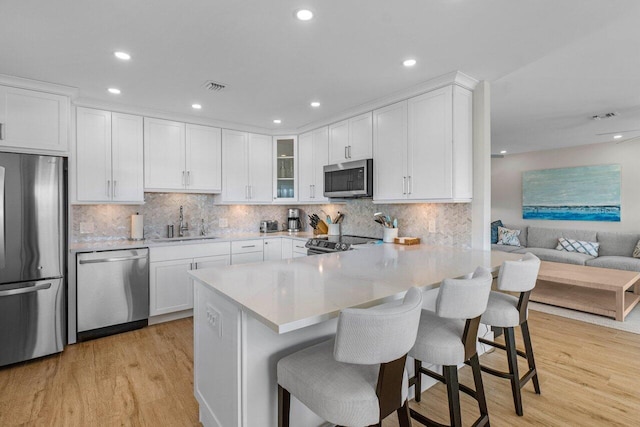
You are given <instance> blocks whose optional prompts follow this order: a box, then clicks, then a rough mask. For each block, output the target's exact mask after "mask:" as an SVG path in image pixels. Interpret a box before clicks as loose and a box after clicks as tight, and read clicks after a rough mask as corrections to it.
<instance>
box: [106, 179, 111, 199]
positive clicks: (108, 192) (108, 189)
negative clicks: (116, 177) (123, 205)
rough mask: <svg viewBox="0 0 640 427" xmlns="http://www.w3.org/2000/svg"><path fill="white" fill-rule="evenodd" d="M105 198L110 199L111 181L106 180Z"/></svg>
mask: <svg viewBox="0 0 640 427" xmlns="http://www.w3.org/2000/svg"><path fill="white" fill-rule="evenodd" d="M107 197H111V180H109V179H108V180H107Z"/></svg>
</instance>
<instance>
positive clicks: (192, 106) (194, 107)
mask: <svg viewBox="0 0 640 427" xmlns="http://www.w3.org/2000/svg"><path fill="white" fill-rule="evenodd" d="M191 108H193V109H194V110H200V109H201V108H202V105H200V104H191Z"/></svg>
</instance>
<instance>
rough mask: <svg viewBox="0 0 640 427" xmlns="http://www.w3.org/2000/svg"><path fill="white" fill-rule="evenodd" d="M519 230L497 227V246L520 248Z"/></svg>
mask: <svg viewBox="0 0 640 427" xmlns="http://www.w3.org/2000/svg"><path fill="white" fill-rule="evenodd" d="M519 235H520V230H510V229H508V228H504V227H498V244H499V245H508V246H520V239H518V236H519Z"/></svg>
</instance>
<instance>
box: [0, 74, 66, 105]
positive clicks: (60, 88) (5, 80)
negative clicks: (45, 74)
mask: <svg viewBox="0 0 640 427" xmlns="http://www.w3.org/2000/svg"><path fill="white" fill-rule="evenodd" d="M0 84H3V85H6V86H12V87H17V88H20V89H30V90H38V91H40V92H48V93H54V94H56V95H66V96H68V97H70V98H71V99H72V100H73V99H75V98H76V97H77V96H78V88H75V87H71V86H64V85H60V84H56V83H49V82H43V81H40V80H31V79H25V78H23V77H16V76H9V75H6V74H0Z"/></svg>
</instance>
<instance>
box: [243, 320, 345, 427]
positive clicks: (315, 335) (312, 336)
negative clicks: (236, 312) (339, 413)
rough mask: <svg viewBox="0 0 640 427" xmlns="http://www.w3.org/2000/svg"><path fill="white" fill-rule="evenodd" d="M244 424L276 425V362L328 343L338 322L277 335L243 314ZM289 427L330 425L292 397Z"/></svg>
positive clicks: (332, 321)
mask: <svg viewBox="0 0 640 427" xmlns="http://www.w3.org/2000/svg"><path fill="white" fill-rule="evenodd" d="M242 320H243V334H242V335H243V341H242V348H243V360H242V363H243V381H242V382H243V386H242V403H243V421H244V420H246V424H243V426H244V427H263V426H274V427H275V426H277V425H278V412H277V408H278V407H277V402H278V379H277V364H278V360H280V359H282V358H283V357H285V356H287V355H289V354H292V353H295V352H296V351H298V350H301V349H303V348H306V347H310V346H312V345H314V344H316V343H319V342H322V341H325V340H327V339H331V338H332V337H333V335H334V334H335V332H336V327H337V323H338V319H337V318H334V319H331V320H328V321H326V322H322V323H319V324H316V325H312V326H307V327H304V328H302V329H298V330H295V331H291V332H287V333H284V334H277V333H276V332H274V331H273V330H272V329H270V328H269V327H267V326H266V325H265V324H264V323H262V322H261V321H260V320H258V319H256V318H255V317H252V316H251V314H250V313H243V315H242ZM290 413H291V427H317V426H326V425H329V424H327V423H326V422H324V420H322V419H321V418H320V417H318V416H317V415H316V414H314V413H313V412H312V411H310V410H309V409H308V408H307V407H306V406H304V405H303V404H302V403H300V402H299V401H298V400H297V399H296V398H295V397H293V396H292V397H291V412H290Z"/></svg>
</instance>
